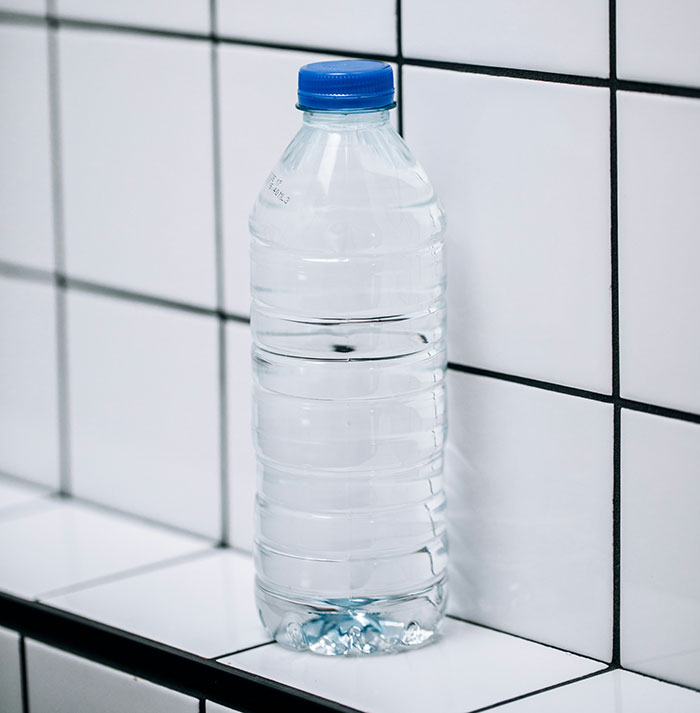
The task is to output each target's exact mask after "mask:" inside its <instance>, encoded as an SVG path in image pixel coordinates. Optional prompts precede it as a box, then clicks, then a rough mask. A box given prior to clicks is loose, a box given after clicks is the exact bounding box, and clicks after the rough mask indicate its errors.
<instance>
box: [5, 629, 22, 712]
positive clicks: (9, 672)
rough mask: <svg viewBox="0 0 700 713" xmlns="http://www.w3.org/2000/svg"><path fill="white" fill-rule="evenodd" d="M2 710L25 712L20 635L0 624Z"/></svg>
mask: <svg viewBox="0 0 700 713" xmlns="http://www.w3.org/2000/svg"><path fill="white" fill-rule="evenodd" d="M0 710H1V711H2V712H3V713H23V708H22V674H21V669H20V663H19V636H18V635H17V633H16V632H14V631H11V630H10V629H5V628H3V627H1V626H0Z"/></svg>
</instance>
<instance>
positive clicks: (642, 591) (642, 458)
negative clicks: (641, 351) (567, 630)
mask: <svg viewBox="0 0 700 713" xmlns="http://www.w3.org/2000/svg"><path fill="white" fill-rule="evenodd" d="M621 463H622V493H621V503H622V515H621V528H622V531H621V545H620V551H621V584H620V586H621V604H622V610H621V654H622V665H623V666H625V667H626V668H630V669H633V670H637V671H642V672H643V673H649V674H652V675H654V676H659V677H660V678H664V679H667V680H671V681H677V682H678V683H683V684H685V685H687V686H694V687H696V688H700V570H698V567H697V563H698V560H699V559H700V557H699V554H700V477H699V475H698V473H699V465H698V464H700V425H699V424H694V423H684V422H682V421H674V420H672V419H668V418H663V417H661V416H651V415H649V414H644V413H637V412H632V411H626V410H623V412H622V454H621ZM698 700H699V701H700V698H699V699H698ZM699 705H700V703H699Z"/></svg>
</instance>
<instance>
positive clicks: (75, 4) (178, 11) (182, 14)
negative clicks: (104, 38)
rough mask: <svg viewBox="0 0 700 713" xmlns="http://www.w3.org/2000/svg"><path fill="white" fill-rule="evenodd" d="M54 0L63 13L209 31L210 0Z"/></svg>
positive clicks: (136, 23) (187, 30) (121, 21)
mask: <svg viewBox="0 0 700 713" xmlns="http://www.w3.org/2000/svg"><path fill="white" fill-rule="evenodd" d="M56 4H57V5H58V8H57V9H58V14H59V15H61V16H63V17H77V18H79V19H81V20H97V21H99V22H114V23H117V24H124V25H142V26H146V27H162V28H165V29H169V30H182V31H185V32H205V33H207V32H209V0H179V2H170V1H169V0H146V1H145V2H144V0H120V1H119V2H111V1H110V0H56Z"/></svg>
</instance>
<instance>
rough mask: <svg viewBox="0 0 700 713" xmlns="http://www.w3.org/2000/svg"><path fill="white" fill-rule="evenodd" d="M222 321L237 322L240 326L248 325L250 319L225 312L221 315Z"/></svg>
mask: <svg viewBox="0 0 700 713" xmlns="http://www.w3.org/2000/svg"><path fill="white" fill-rule="evenodd" d="M223 319H224V320H226V321H227V322H239V323H240V324H250V317H248V316H247V315H243V314H232V313H229V312H225V313H224V314H223Z"/></svg>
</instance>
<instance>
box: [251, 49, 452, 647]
mask: <svg viewBox="0 0 700 713" xmlns="http://www.w3.org/2000/svg"><path fill="white" fill-rule="evenodd" d="M297 106H298V108H299V109H301V110H302V111H303V123H302V126H301V129H300V130H299V132H298V133H297V135H296V136H295V137H294V139H293V140H292V142H291V143H290V144H289V146H288V147H287V148H286V150H285V151H284V153H283V154H282V157H281V158H280V160H279V162H278V164H277V165H276V166H275V168H274V169H273V170H272V172H271V173H270V175H269V176H268V178H267V179H266V181H265V183H264V185H263V187H262V189H261V191H260V194H259V196H258V198H257V201H256V203H255V205H254V207H253V210H252V213H251V216H250V232H251V236H252V246H251V270H252V273H251V275H252V276H251V289H252V308H251V323H252V331H253V341H254V346H253V371H254V413H253V423H254V426H253V430H254V441H255V446H256V452H257V458H258V481H257V496H256V504H255V565H256V599H257V605H258V610H259V612H260V616H261V619H262V621H263V623H264V625H265V626H266V628H267V630H268V631H269V633H270V634H271V635H272V636H273V637H274V638H275V639H276V640H277V641H278V642H279V643H280V644H283V645H285V646H287V647H291V648H296V649H309V650H311V651H313V652H316V653H321V654H346V655H347V654H374V653H384V652H392V651H398V650H402V649H410V648H414V647H418V646H421V645H423V644H425V643H426V642H428V641H430V640H431V639H433V638H434V637H435V634H436V633H437V631H438V624H439V622H440V620H441V618H442V616H443V614H444V610H445V601H446V589H445V585H446V563H447V562H446V560H447V542H446V535H445V496H444V491H443V478H442V470H443V467H442V466H443V442H444V439H445V435H446V411H445V367H446V356H445V260H444V244H443V234H444V229H445V218H444V214H443V212H442V209H441V207H440V204H439V202H438V200H437V198H436V196H435V192H434V191H433V188H432V187H431V185H430V182H429V181H428V178H427V176H426V175H425V172H424V171H423V169H422V168H421V166H420V165H419V164H418V163H417V162H416V160H415V158H414V157H413V155H412V154H411V152H410V151H409V149H408V148H407V146H406V144H405V143H404V142H403V140H402V139H401V137H400V136H399V135H398V134H397V133H396V131H395V130H394V128H393V127H392V125H391V123H390V120H389V110H390V109H392V108H393V107H394V106H395V103H394V86H393V72H392V69H391V67H390V65H388V64H386V63H384V62H373V61H365V60H354V61H349V60H348V61H336V62H316V63H313V64H308V65H306V66H304V67H302V68H301V69H300V71H299V103H298V105H297Z"/></svg>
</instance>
